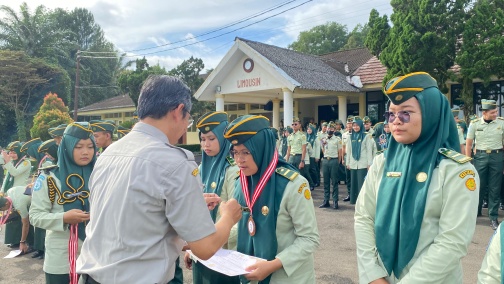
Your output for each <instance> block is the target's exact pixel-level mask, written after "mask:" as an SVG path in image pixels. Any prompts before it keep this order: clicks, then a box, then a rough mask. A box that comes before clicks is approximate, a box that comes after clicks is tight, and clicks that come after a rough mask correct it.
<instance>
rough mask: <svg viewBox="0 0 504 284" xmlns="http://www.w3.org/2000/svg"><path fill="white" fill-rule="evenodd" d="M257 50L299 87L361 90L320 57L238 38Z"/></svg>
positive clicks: (341, 90)
mask: <svg viewBox="0 0 504 284" xmlns="http://www.w3.org/2000/svg"><path fill="white" fill-rule="evenodd" d="M236 40H237V41H238V40H239V41H242V42H244V43H245V44H246V45H248V46H249V47H251V48H252V49H254V50H255V51H257V52H258V53H259V54H260V55H262V56H263V57H265V58H266V59H268V60H269V61H270V62H271V63H272V64H274V65H276V67H278V68H279V69H281V70H282V71H284V72H285V74H286V75H288V76H289V77H291V78H292V79H294V80H295V81H296V82H298V83H299V86H298V88H302V89H308V90H323V91H336V92H359V89H358V88H356V87H354V86H352V85H351V84H350V83H348V82H347V80H346V76H344V75H343V74H341V73H340V72H338V71H337V70H336V69H334V68H332V67H331V66H329V65H328V64H326V63H325V62H324V61H323V60H322V59H321V58H320V57H318V56H314V55H310V54H304V53H299V52H297V51H294V50H289V49H285V48H281V47H278V46H273V45H269V44H265V43H260V42H256V41H251V40H247V39H243V38H236Z"/></svg>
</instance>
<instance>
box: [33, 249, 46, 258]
mask: <svg viewBox="0 0 504 284" xmlns="http://www.w3.org/2000/svg"><path fill="white" fill-rule="evenodd" d="M41 255H44V252H43V251H41V250H38V251H36V252H35V253H34V254H32V258H37V257H40V256H41Z"/></svg>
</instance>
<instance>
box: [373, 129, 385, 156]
mask: <svg viewBox="0 0 504 284" xmlns="http://www.w3.org/2000/svg"><path fill="white" fill-rule="evenodd" d="M384 127H385V124H383V122H378V123H377V124H375V125H374V126H373V130H374V132H373V139H374V141H375V144H376V149H378V151H383V150H385V149H386V147H387V144H385V145H380V136H381V138H382V139H383V137H385V141H386V140H387V133H386V132H385V129H384ZM382 135H383V136H382Z"/></svg>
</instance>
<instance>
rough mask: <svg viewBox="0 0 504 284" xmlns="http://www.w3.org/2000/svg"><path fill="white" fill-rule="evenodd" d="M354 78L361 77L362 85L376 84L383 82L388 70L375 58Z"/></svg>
mask: <svg viewBox="0 0 504 284" xmlns="http://www.w3.org/2000/svg"><path fill="white" fill-rule="evenodd" d="M353 75H354V76H360V80H361V82H362V84H364V85H365V84H375V83H381V82H383V78H385V75H387V68H386V67H385V66H383V64H382V63H381V62H380V60H378V58H376V56H373V57H372V58H371V59H369V60H368V62H366V63H364V64H363V65H362V66H361V67H359V68H358V69H357V70H356V71H355V73H354V74H353Z"/></svg>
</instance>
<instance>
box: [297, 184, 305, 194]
mask: <svg viewBox="0 0 504 284" xmlns="http://www.w3.org/2000/svg"><path fill="white" fill-rule="evenodd" d="M306 186H307V185H306V182H303V184H301V186H299V189H298V193H301V192H302V191H303V188H305V187H306Z"/></svg>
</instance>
